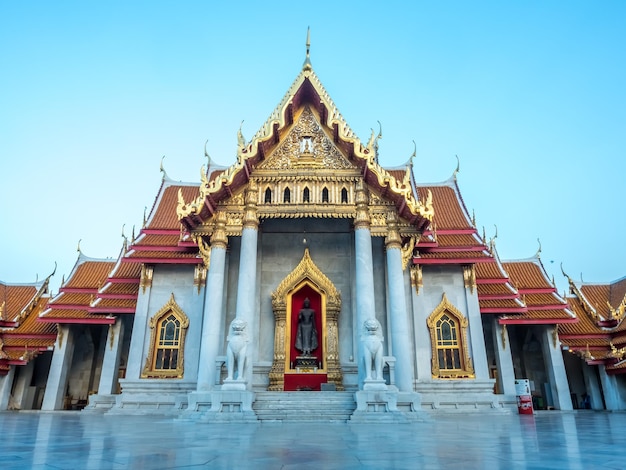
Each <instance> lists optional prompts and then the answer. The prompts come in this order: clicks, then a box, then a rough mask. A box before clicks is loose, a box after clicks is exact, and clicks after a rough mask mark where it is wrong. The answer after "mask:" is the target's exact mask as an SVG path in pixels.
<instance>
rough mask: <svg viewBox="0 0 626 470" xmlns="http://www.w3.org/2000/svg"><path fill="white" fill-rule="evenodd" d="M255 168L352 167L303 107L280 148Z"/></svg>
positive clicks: (331, 168) (342, 168) (343, 168)
mask: <svg viewBox="0 0 626 470" xmlns="http://www.w3.org/2000/svg"><path fill="white" fill-rule="evenodd" d="M257 168H258V169H259V170H291V169H293V170H297V169H301V168H312V169H315V168H318V169H322V168H323V169H328V170H350V169H354V168H355V166H354V165H352V164H351V163H350V162H349V161H348V159H347V158H346V157H344V156H343V154H342V153H341V152H340V151H339V149H337V147H336V146H335V145H334V144H333V142H332V140H331V139H330V138H329V137H328V136H327V135H326V134H325V133H324V131H323V129H322V127H321V125H320V123H319V121H318V120H317V118H316V117H315V115H314V114H313V111H311V108H309V107H308V106H306V107H305V108H303V110H302V112H301V113H300V116H299V117H298V119H297V121H296V122H295V124H294V125H293V127H292V128H291V129H290V131H289V132H288V133H287V135H286V136H285V137H284V139H283V141H282V142H281V143H280V145H279V146H278V147H277V148H276V150H274V152H272V153H271V154H270V155H269V156H268V157H267V158H266V159H265V161H264V162H263V163H261V164H259V165H258V166H257Z"/></svg>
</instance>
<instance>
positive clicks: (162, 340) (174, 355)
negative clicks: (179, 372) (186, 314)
mask: <svg viewBox="0 0 626 470" xmlns="http://www.w3.org/2000/svg"><path fill="white" fill-rule="evenodd" d="M156 329H157V331H158V335H159V339H158V340H157V344H156V351H155V355H154V368H153V369H154V370H176V368H177V367H178V348H179V347H180V333H181V328H180V320H179V319H178V318H176V315H174V314H173V313H170V314H169V315H167V316H166V317H164V318H162V319H161V320H160V321H159V322H158V323H157V327H156Z"/></svg>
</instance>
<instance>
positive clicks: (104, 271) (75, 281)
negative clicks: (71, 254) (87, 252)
mask: <svg viewBox="0 0 626 470" xmlns="http://www.w3.org/2000/svg"><path fill="white" fill-rule="evenodd" d="M81 258H82V259H81ZM114 265H115V261H113V260H100V259H90V258H86V257H83V256H82V255H81V257H79V260H78V261H77V262H76V265H75V266H74V269H73V270H72V273H71V274H70V278H69V279H68V280H67V281H66V283H65V284H64V285H63V286H62V287H61V289H63V288H98V287H100V286H102V285H103V284H104V282H105V281H106V278H107V276H108V274H109V272H111V269H112V268H113V266H114Z"/></svg>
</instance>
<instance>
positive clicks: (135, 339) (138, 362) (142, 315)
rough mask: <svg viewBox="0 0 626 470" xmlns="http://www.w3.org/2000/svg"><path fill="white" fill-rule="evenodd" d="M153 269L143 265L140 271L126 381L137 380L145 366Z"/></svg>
mask: <svg viewBox="0 0 626 470" xmlns="http://www.w3.org/2000/svg"><path fill="white" fill-rule="evenodd" d="M153 273H154V268H153V267H152V266H149V265H144V267H143V268H142V271H141V282H140V284H139V294H138V296H137V306H136V307H135V315H134V317H133V329H132V336H131V337H130V347H129V350H128V364H127V366H126V380H139V378H140V377H141V368H142V367H143V366H144V364H145V358H144V355H143V353H144V345H145V343H146V334H149V332H150V328H149V327H148V322H149V318H148V307H149V304H150V291H151V289H152V276H153Z"/></svg>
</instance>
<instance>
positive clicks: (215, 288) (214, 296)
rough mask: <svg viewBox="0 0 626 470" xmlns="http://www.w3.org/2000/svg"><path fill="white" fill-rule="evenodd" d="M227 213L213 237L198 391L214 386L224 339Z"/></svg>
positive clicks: (221, 216) (220, 217)
mask: <svg viewBox="0 0 626 470" xmlns="http://www.w3.org/2000/svg"><path fill="white" fill-rule="evenodd" d="M225 219H226V213H224V212H220V213H219V214H218V215H217V225H216V228H215V231H214V232H213V235H212V236H211V262H210V265H209V274H208V276H207V283H206V289H205V293H204V315H203V319H202V340H201V342H200V366H199V368H198V385H197V390H198V391H199V392H200V391H208V390H211V389H212V388H214V387H215V379H216V377H215V376H216V368H215V361H216V359H217V356H218V355H219V351H220V346H221V342H222V335H221V322H222V318H223V312H222V305H223V304H224V276H225V268H226V247H227V243H228V238H227V237H226V230H225V222H226V220H225Z"/></svg>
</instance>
